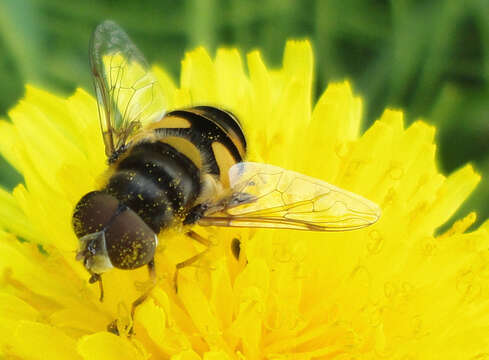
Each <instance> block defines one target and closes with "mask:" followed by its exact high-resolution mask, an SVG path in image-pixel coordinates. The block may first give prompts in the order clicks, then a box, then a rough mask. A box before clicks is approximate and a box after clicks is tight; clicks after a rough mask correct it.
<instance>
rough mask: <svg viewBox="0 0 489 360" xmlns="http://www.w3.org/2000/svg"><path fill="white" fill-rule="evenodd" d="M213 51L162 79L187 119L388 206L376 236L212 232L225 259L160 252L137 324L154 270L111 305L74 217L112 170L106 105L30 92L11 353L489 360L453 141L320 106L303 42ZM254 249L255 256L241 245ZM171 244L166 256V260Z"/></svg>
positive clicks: (112, 293)
mask: <svg viewBox="0 0 489 360" xmlns="http://www.w3.org/2000/svg"><path fill="white" fill-rule="evenodd" d="M246 63H247V71H246V70H245V67H244V65H243V60H242V58H241V57H240V54H239V52H238V51H237V50H235V49H219V50H218V51H217V55H216V57H215V59H212V58H211V57H210V56H209V55H208V53H207V52H206V51H205V50H204V49H202V48H199V49H196V50H195V51H192V52H190V53H188V54H187V55H186V56H185V59H184V60H183V62H182V71H181V81H180V86H177V85H175V84H174V83H173V82H172V81H171V80H170V78H169V77H168V76H167V75H166V74H165V72H164V71H163V70H161V69H160V68H157V67H156V68H154V72H155V73H156V75H157V76H158V77H159V81H160V83H161V85H162V87H163V91H164V94H165V96H166V97H167V99H168V102H169V108H170V109H173V108H182V107H186V106H190V105H194V104H212V105H218V106H220V107H222V108H225V109H229V110H230V111H232V112H234V113H235V114H236V115H237V116H238V117H239V118H240V119H241V121H242V123H243V124H244V127H245V133H246V134H247V138H248V142H249V148H250V159H251V160H256V161H261V162H265V163H271V164H276V165H278V166H282V167H284V168H289V169H293V170H296V171H299V172H302V173H305V174H308V175H311V176H314V177H316V178H319V179H323V180H325V181H328V182H330V183H332V184H335V185H337V186H339V187H342V188H344V189H348V190H350V191H353V192H355V193H358V194H361V195H363V196H365V197H367V198H369V199H371V200H373V201H375V202H376V203H378V204H379V205H380V206H381V208H382V210H383V215H382V218H381V219H380V221H379V222H378V223H376V224H375V225H373V226H371V227H369V228H365V229H362V230H358V231H352V232H343V233H312V232H307V233H306V232H297V231H293V230H290V231H289V230H247V229H243V230H236V229H224V228H205V229H204V228H199V229H198V231H199V232H201V233H203V234H205V235H206V236H208V237H209V238H210V239H212V240H213V243H214V245H213V246H212V248H211V251H210V252H209V254H208V256H205V257H204V259H203V260H202V261H201V262H199V264H198V265H197V266H193V267H188V268H185V269H183V270H182V274H181V275H182V276H181V279H180V282H179V292H178V294H176V293H175V291H174V290H173V288H172V275H173V272H174V268H175V264H176V263H178V262H179V261H182V260H183V259H186V258H188V257H189V255H193V254H195V253H196V252H198V251H199V250H200V248H199V246H198V245H195V244H193V243H192V242H191V241H189V240H188V239H186V238H185V237H184V236H183V235H182V234H179V233H178V231H175V232H174V233H172V234H171V236H166V237H165V239H160V241H161V243H162V244H163V245H164V246H162V247H161V249H160V250H159V251H158V252H157V254H156V260H157V261H156V263H157V271H158V274H159V277H160V279H159V281H158V284H157V286H156V288H155V289H154V290H153V291H152V292H151V296H150V297H149V298H148V300H147V301H145V302H144V303H143V304H142V305H141V306H140V307H138V308H137V311H136V315H135V320H134V330H135V335H134V336H132V337H131V336H128V334H127V333H122V334H121V335H120V336H116V335H114V334H111V333H109V332H107V331H106V330H105V329H106V326H107V324H108V323H110V322H111V321H112V320H114V319H116V318H117V319H119V321H120V322H121V323H124V322H128V321H129V319H130V318H129V310H128V309H129V308H130V304H131V301H132V300H134V299H135V298H136V297H137V296H138V295H139V294H140V293H141V290H142V289H141V286H142V285H144V283H143V282H144V281H145V280H146V278H147V274H146V270H145V269H144V268H143V269H138V270H133V271H121V270H112V271H110V272H108V273H106V274H104V285H105V300H104V301H103V302H99V300H98V295H99V294H98V287H97V286H94V285H90V284H88V282H87V273H86V271H85V269H84V268H83V266H82V264H80V263H79V262H77V261H75V253H76V250H77V248H78V240H77V239H76V237H75V235H74V233H73V229H72V227H71V216H72V211H73V208H74V205H75V204H76V203H77V201H78V200H79V199H80V198H81V197H82V196H83V195H84V194H86V193H87V192H89V191H91V190H93V189H95V188H96V187H97V184H98V178H99V176H100V174H102V173H103V172H104V171H105V169H106V163H105V154H104V148H103V143H102V138H101V136H100V130H99V124H98V114H97V106H96V103H95V100H94V99H93V98H92V97H91V96H90V95H88V94H87V93H86V92H85V91H83V90H77V91H76V93H75V94H74V95H73V96H71V97H69V98H67V99H65V98H62V97H58V96H55V95H52V94H50V93H48V92H46V91H43V90H40V89H37V88H34V87H32V86H28V87H27V89H26V94H25V97H24V99H23V100H21V101H20V103H19V104H18V105H17V106H16V107H15V108H14V109H12V110H11V111H10V113H9V117H10V119H11V122H9V121H2V122H0V151H1V153H2V154H3V155H4V156H5V157H6V158H7V159H8V160H9V161H10V163H11V164H12V165H13V166H15V167H16V169H17V170H18V171H19V172H20V173H21V174H23V176H24V180H25V184H21V185H19V186H17V187H16V188H15V189H14V191H13V192H12V193H8V192H5V191H0V199H1V200H0V214H1V215H2V216H1V217H0V226H1V228H2V229H3V230H2V232H1V233H0V237H1V242H0V271H1V283H0V318H1V320H2V321H0V344H1V346H0V352H1V354H2V355H3V357H4V358H14V359H18V358H21V359H104V360H110V359H118V360H119V359H131V360H132V359H149V358H151V359H168V358H171V359H174V360H177V359H178V360H184V359H185V360H190V359H192V360H193V359H206V360H211V359H212V360H214V359H216V360H217V359H237V360H240V359H338V360H340V359H341V360H346V359H377V358H378V359H386V358H389V359H485V358H486V357H489V340H488V338H489V336H488V335H489V286H488V285H489V270H488V269H489V254H488V253H487V248H488V247H489V235H488V226H489V225H486V224H485V225H483V226H481V227H480V228H479V229H477V230H475V231H473V232H470V233H466V232H465V230H466V229H467V228H468V227H469V226H470V225H471V224H472V223H473V222H474V220H475V214H470V215H468V216H467V217H466V218H465V219H463V220H460V221H459V222H457V223H455V225H454V226H453V227H452V228H451V229H450V230H449V231H447V232H446V233H444V234H442V235H440V236H435V233H436V232H435V231H436V229H437V228H438V227H439V226H440V225H442V224H443V223H444V222H446V221H447V219H449V218H450V216H451V215H452V214H453V213H454V211H455V210H456V209H457V208H458V206H459V205H460V204H461V203H462V202H463V201H464V199H466V198H467V196H468V194H469V193H470V192H471V191H472V190H473V189H474V187H475V186H476V184H477V182H478V181H479V176H478V175H477V174H476V173H475V172H474V170H473V169H472V167H471V166H465V167H463V168H461V169H460V170H458V171H456V172H455V173H454V174H451V175H450V176H448V177H445V176H443V175H442V174H440V173H439V171H438V169H437V166H436V161H435V150H436V145H435V144H434V133H435V129H434V128H433V127H432V126H429V125H427V124H426V123H424V122H422V121H417V122H414V123H413V124H412V125H410V126H409V127H407V128H405V127H404V124H403V114H402V112H400V111H395V110H387V111H386V112H385V113H384V114H383V115H382V117H381V118H380V119H379V120H378V121H377V122H375V123H374V124H373V126H371V127H370V128H369V129H368V130H367V131H366V132H365V133H364V134H361V132H360V127H361V118H362V116H361V115H362V103H361V99H359V98H358V97H355V96H354V95H353V94H352V90H351V88H350V85H349V84H348V82H343V83H338V84H332V85H330V86H329V87H328V88H327V89H326V91H325V92H324V94H323V95H322V96H321V97H320V98H319V100H318V102H317V104H315V105H314V106H313V104H312V100H311V99H312V95H311V88H312V79H313V75H312V73H313V56H312V51H311V47H310V44H309V43H308V42H306V41H302V42H288V43H287V46H286V49H285V54H284V61H283V66H282V68H281V69H279V70H269V69H268V68H267V67H266V66H265V65H264V63H263V61H262V58H261V56H260V53H259V52H258V51H254V52H251V53H250V54H248V55H247V58H246ZM233 239H239V240H240V244H241V252H240V256H239V260H237V259H236V258H235V257H234V256H233V254H232V250H231V247H232V245H231V244H234V245H236V242H235V240H233ZM163 247H164V249H163Z"/></svg>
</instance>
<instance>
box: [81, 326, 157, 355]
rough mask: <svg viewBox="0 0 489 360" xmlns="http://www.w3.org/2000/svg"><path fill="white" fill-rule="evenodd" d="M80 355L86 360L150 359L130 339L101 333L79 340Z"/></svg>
mask: <svg viewBox="0 0 489 360" xmlns="http://www.w3.org/2000/svg"><path fill="white" fill-rule="evenodd" d="M76 349H77V351H78V354H79V355H80V356H81V357H82V358H83V359H85V360H124V359H127V360H143V359H149V354H146V353H145V352H144V351H143V350H142V349H141V348H140V347H139V346H135V344H134V343H131V341H129V340H128V339H124V338H122V337H120V336H117V335H114V334H111V333H108V332H100V333H96V334H93V335H87V336H84V337H82V338H81V339H80V340H78V344H77V346H76Z"/></svg>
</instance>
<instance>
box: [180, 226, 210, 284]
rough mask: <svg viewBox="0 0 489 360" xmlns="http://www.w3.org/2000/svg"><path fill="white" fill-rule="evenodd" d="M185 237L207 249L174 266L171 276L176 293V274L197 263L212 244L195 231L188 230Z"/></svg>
mask: <svg viewBox="0 0 489 360" xmlns="http://www.w3.org/2000/svg"><path fill="white" fill-rule="evenodd" d="M185 235H187V236H188V237H189V238H191V239H193V240H195V241H197V242H198V243H200V244H202V245H204V246H207V249H205V250H204V251H202V252H200V253H198V254H197V255H194V256H192V257H191V258H188V259H187V260H185V261H182V262H180V263H178V264H177V265H176V269H175V275H174V276H173V286H174V287H175V292H178V272H179V271H180V269H182V268H184V267H187V266H190V265H192V264H193V263H195V262H196V261H198V260H199V259H200V258H202V256H204V255H205V253H207V252H208V251H209V248H210V246H211V245H212V242H211V241H210V240H208V239H206V238H204V237H202V236H200V235H199V234H197V233H196V232H195V231H192V230H190V231H189V232H187V233H186V234H185Z"/></svg>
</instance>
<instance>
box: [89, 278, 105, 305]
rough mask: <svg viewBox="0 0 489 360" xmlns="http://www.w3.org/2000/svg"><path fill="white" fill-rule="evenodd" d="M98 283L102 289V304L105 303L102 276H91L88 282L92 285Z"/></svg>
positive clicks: (100, 299)
mask: <svg viewBox="0 0 489 360" xmlns="http://www.w3.org/2000/svg"><path fill="white" fill-rule="evenodd" d="M96 281H98V285H99V288H100V298H99V301H100V302H103V301H104V286H103V284H102V276H101V275H100V274H92V276H90V279H88V282H89V283H90V284H93V283H94V282H96Z"/></svg>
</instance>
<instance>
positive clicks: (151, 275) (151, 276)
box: [107, 258, 156, 335]
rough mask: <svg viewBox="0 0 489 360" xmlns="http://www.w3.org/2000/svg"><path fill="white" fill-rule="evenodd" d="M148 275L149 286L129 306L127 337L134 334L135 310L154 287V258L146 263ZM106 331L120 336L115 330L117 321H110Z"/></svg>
mask: <svg viewBox="0 0 489 360" xmlns="http://www.w3.org/2000/svg"><path fill="white" fill-rule="evenodd" d="M148 273H149V279H150V286H148V288H147V289H146V290H145V291H144V293H143V294H142V295H141V296H140V297H138V298H137V299H136V300H134V301H133V302H132V304H131V323H130V324H131V328H130V329H129V331H128V332H127V333H128V334H129V335H132V334H133V333H134V314H135V312H136V308H137V307H138V306H139V305H141V304H142V303H143V302H144V300H146V299H147V298H148V296H149V294H150V293H151V290H153V288H154V287H155V285H156V269H155V260H154V258H153V259H152V260H151V261H150V262H149V263H148ZM107 331H109V332H111V333H113V334H116V335H120V334H119V329H118V328H117V319H115V320H114V321H112V322H111V323H110V324H109V325H108V326H107Z"/></svg>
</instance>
